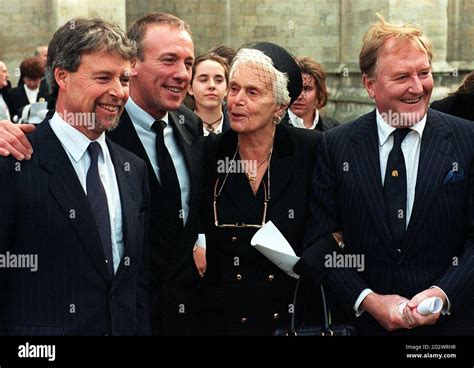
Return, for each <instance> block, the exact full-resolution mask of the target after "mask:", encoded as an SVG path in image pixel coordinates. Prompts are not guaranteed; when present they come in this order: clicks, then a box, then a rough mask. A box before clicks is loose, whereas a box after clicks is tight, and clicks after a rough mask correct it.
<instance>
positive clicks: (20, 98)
mask: <svg viewBox="0 0 474 368" xmlns="http://www.w3.org/2000/svg"><path fill="white" fill-rule="evenodd" d="M7 93H8V95H9V96H8V102H7V104H8V108H9V110H10V115H11V116H12V118H13V116H15V115H18V114H19V112H20V109H21V108H22V107H23V106H26V105H29V104H30V102H29V101H28V97H27V96H26V92H25V88H24V87H23V86H19V87H15V88H12V89H10V90H9V91H8V92H7ZM41 98H42V99H44V100H45V101H47V100H48V93H47V91H46V85H45V84H44V83H43V82H42V83H41V85H40V88H39V92H38V97H37V98H36V102H38V101H39V100H40V99H41Z"/></svg>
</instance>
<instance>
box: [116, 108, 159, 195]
mask: <svg viewBox="0 0 474 368" xmlns="http://www.w3.org/2000/svg"><path fill="white" fill-rule="evenodd" d="M108 137H109V138H110V139H112V141H114V142H115V143H117V144H119V145H120V146H122V147H123V148H125V149H126V150H128V151H130V152H133V153H134V154H136V155H137V156H138V157H140V158H141V159H142V160H144V161H145V163H146V166H147V169H148V173H149V175H148V180H149V184H150V190H151V191H157V190H160V189H161V186H160V182H159V181H158V178H157V177H156V175H155V171H154V170H153V166H152V164H151V161H150V158H149V157H148V154H147V153H146V150H145V147H143V144H142V141H141V140H140V137H139V136H138V133H137V131H136V130H135V127H134V126H133V123H132V120H131V119H130V116H129V115H128V113H127V110H124V111H123V113H122V116H121V117H120V124H119V126H118V127H117V129H115V130H114V131H113V132H111V133H109V134H108Z"/></svg>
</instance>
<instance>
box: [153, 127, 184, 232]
mask: <svg viewBox="0 0 474 368" xmlns="http://www.w3.org/2000/svg"><path fill="white" fill-rule="evenodd" d="M165 127H166V123H165V122H164V121H155V122H154V123H153V125H152V129H153V130H154V131H155V133H156V155H157V161H158V166H159V168H160V184H161V189H162V193H163V201H164V202H163V206H164V208H165V211H166V217H167V219H168V224H167V226H169V227H171V228H170V229H169V230H170V233H175V234H180V231H182V229H183V216H182V205H181V189H180V187H179V181H178V175H177V174H176V169H175V167H174V163H173V160H172V159H171V155H170V153H169V151H168V148H167V147H166V145H165V138H164V129H165ZM174 231H176V232H174Z"/></svg>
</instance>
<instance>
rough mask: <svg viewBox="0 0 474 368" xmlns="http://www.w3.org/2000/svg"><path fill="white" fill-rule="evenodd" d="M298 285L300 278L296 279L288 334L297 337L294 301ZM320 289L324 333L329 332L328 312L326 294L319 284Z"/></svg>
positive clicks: (296, 296)
mask: <svg viewBox="0 0 474 368" xmlns="http://www.w3.org/2000/svg"><path fill="white" fill-rule="evenodd" d="M300 283H301V277H300V278H299V279H298V282H297V283H296V287H295V292H294V294H293V313H292V315H291V325H290V332H291V333H292V334H293V335H294V336H296V335H297V333H296V301H297V298H298V289H299V287H300ZM320 288H321V300H322V303H323V313H324V329H325V330H326V331H330V328H329V311H328V308H327V304H326V294H325V292H324V287H323V284H320Z"/></svg>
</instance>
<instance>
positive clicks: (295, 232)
mask: <svg viewBox="0 0 474 368" xmlns="http://www.w3.org/2000/svg"><path fill="white" fill-rule="evenodd" d="M321 136H322V134H321V133H319V132H314V131H308V130H304V129H293V128H289V127H287V126H284V125H279V126H277V129H276V133H275V142H274V146H273V153H272V157H271V164H270V165H271V167H270V189H269V193H270V200H269V203H268V211H267V219H266V221H269V220H271V221H272V222H273V223H274V224H275V225H276V226H277V227H278V229H279V230H280V231H281V232H282V233H283V235H284V236H285V237H286V239H287V240H288V242H289V243H290V245H291V246H292V247H293V249H294V251H295V253H296V254H297V255H300V254H301V253H302V250H303V243H302V240H303V236H304V230H305V229H306V226H307V220H308V210H309V208H308V201H307V198H308V196H309V192H310V188H311V183H310V178H311V175H312V172H313V168H314V162H315V159H316V152H317V147H318V144H319V142H320V139H321ZM205 144H206V146H207V149H206V160H205V161H206V163H207V164H209V165H208V166H207V168H206V185H205V188H206V190H205V201H204V203H203V206H204V207H203V210H204V211H203V216H205V219H206V225H207V230H206V240H207V250H206V256H207V265H208V267H207V271H206V277H205V282H206V286H205V290H204V295H203V301H202V305H203V309H204V320H203V321H204V324H206V326H205V328H206V329H207V332H208V333H210V334H219V335H249V334H257V335H271V334H272V333H273V332H274V330H275V329H276V328H278V327H282V328H289V320H290V317H291V314H290V313H289V311H290V310H291V308H290V305H291V304H292V303H293V293H294V290H295V285H296V279H294V278H292V277H290V276H288V275H286V274H285V273H284V272H283V271H281V270H280V269H279V268H278V267H277V266H275V265H274V264H273V263H272V262H271V261H269V260H268V259H267V258H265V257H264V256H263V255H262V254H261V253H260V252H259V251H257V250H256V249H255V248H254V247H252V246H251V245H250V240H251V238H252V236H253V235H254V234H255V232H256V231H257V230H258V229H256V228H218V227H216V226H215V225H214V212H213V200H214V197H213V194H214V187H215V183H216V179H217V178H219V182H220V183H222V182H223V181H224V179H225V176H226V173H227V171H225V172H223V170H222V168H223V167H222V166H221V163H222V162H231V161H232V157H233V156H234V153H235V150H236V146H237V134H236V133H235V132H234V131H232V130H229V131H228V132H226V133H224V134H222V135H217V136H209V137H207V139H206V143H205ZM266 180H267V176H265V177H264V179H263V182H264V183H266ZM219 187H220V184H219ZM263 203H264V190H263V184H261V186H260V189H259V191H258V192H257V195H256V196H254V194H253V192H252V191H251V188H250V185H249V182H248V180H247V178H246V176H245V175H244V174H243V173H237V174H236V173H230V174H229V176H228V177H227V180H226V184H225V187H224V190H223V191H222V196H221V198H219V199H218V218H219V220H220V222H221V223H235V222H240V223H242V222H244V223H247V224H260V223H261V222H262V214H263ZM303 290H304V292H302V293H301V294H300V298H299V299H300V303H298V305H299V306H300V308H299V309H298V324H300V323H302V322H303V319H304V318H303V315H305V314H306V313H305V310H304V309H303V304H306V305H308V304H310V303H309V300H308V299H313V301H314V299H315V297H316V299H318V295H319V292H318V291H317V289H316V290H315V289H311V291H310V289H309V288H303V289H302V291H303ZM303 302H304V303H303ZM315 305H316V308H307V311H308V312H309V314H311V315H312V317H313V319H314V320H317V323H321V321H320V318H321V314H319V313H318V309H317V307H319V304H318V303H316V304H315ZM310 309H311V310H310ZM306 322H308V320H306Z"/></svg>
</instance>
